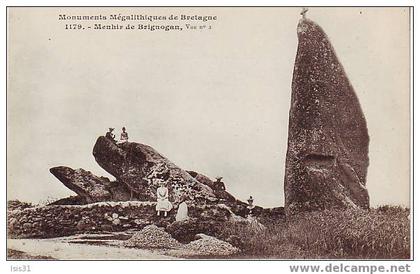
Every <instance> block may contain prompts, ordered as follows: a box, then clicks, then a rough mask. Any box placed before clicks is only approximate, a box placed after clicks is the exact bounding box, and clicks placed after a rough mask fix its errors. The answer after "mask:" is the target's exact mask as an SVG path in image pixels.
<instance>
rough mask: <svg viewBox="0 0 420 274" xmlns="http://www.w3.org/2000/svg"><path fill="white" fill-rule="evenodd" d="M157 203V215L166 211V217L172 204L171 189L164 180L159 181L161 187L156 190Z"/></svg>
mask: <svg viewBox="0 0 420 274" xmlns="http://www.w3.org/2000/svg"><path fill="white" fill-rule="evenodd" d="M156 197H157V204H156V211H157V215H158V216H160V212H161V211H163V212H164V217H166V216H168V212H169V211H171V209H172V204H171V202H170V201H169V190H168V188H167V187H166V186H165V182H164V181H160V182H159V188H158V189H157V191H156Z"/></svg>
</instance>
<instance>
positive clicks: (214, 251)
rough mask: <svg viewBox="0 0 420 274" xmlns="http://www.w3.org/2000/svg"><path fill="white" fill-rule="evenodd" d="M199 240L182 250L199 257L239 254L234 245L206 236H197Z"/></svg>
mask: <svg viewBox="0 0 420 274" xmlns="http://www.w3.org/2000/svg"><path fill="white" fill-rule="evenodd" d="M197 237H198V238H199V239H198V240H195V241H192V242H190V243H188V244H186V245H184V246H183V247H182V249H184V250H186V251H189V252H193V253H194V254H195V255H198V256H229V255H232V254H235V253H238V252H239V249H238V248H236V247H234V246H233V245H231V244H229V243H227V242H225V241H222V240H219V239H217V238H215V237H211V236H208V235H205V234H197Z"/></svg>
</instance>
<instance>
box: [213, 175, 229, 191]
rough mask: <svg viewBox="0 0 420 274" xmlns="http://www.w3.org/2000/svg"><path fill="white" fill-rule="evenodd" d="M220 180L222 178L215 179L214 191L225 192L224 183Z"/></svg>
mask: <svg viewBox="0 0 420 274" xmlns="http://www.w3.org/2000/svg"><path fill="white" fill-rule="evenodd" d="M222 179H223V177H216V182H214V190H218V191H225V190H226V187H225V183H223V182H222V181H221V180H222Z"/></svg>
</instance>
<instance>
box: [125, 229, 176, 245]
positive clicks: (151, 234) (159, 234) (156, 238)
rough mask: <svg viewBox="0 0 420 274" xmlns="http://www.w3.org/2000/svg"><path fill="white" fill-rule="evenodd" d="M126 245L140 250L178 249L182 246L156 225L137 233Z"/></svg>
mask: <svg viewBox="0 0 420 274" xmlns="http://www.w3.org/2000/svg"><path fill="white" fill-rule="evenodd" d="M124 245H125V246H127V247H139V248H177V247H180V246H181V244H180V243H179V242H178V241H177V240H175V239H174V238H172V236H171V235H170V234H169V233H167V232H166V231H165V230H164V229H163V228H161V227H157V226H155V225H148V226H146V227H144V228H143V229H142V230H140V231H139V232H136V233H135V234H134V235H133V236H132V237H131V238H130V239H129V240H128V241H126V242H125V243H124Z"/></svg>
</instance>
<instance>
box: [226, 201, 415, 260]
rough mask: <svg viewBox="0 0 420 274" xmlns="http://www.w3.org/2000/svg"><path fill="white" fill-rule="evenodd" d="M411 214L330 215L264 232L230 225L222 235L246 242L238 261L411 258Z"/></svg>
mask: <svg viewBox="0 0 420 274" xmlns="http://www.w3.org/2000/svg"><path fill="white" fill-rule="evenodd" d="M408 215H409V210H408V209H407V208H402V207H392V206H383V207H379V208H376V209H371V210H369V211H364V210H344V211H336V210H326V211H322V212H308V213H302V214H299V215H295V216H293V217H291V218H288V220H287V221H271V222H268V223H266V224H265V225H266V227H267V229H266V230H265V231H260V232H256V231H253V230H252V229H250V228H249V226H246V225H241V224H229V225H226V226H224V229H223V231H222V234H225V235H235V236H236V237H238V238H239V239H241V241H240V248H241V249H242V253H241V254H239V255H238V256H237V258H251V259H252V258H255V259H257V258H261V259H263V258H266V259H270V258H272V259H274V258H276V259H309V258H310V259H326V258H328V259H344V258H345V259H409V258H410V221H409V218H408Z"/></svg>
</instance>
